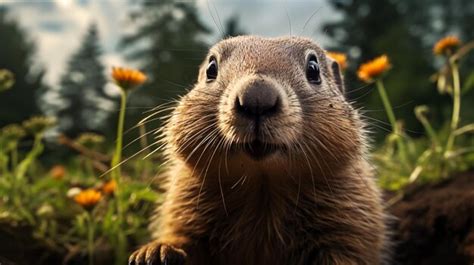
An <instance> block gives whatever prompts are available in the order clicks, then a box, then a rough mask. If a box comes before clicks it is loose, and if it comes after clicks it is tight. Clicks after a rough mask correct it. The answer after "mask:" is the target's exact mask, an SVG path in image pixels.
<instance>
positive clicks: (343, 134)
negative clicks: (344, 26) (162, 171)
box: [129, 36, 388, 265]
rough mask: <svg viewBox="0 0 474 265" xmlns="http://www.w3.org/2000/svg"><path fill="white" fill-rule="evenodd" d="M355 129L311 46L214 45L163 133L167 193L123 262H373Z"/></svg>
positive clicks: (258, 40) (379, 247) (340, 87)
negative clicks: (145, 237) (147, 235)
mask: <svg viewBox="0 0 474 265" xmlns="http://www.w3.org/2000/svg"><path fill="white" fill-rule="evenodd" d="M365 134H366V133H365V129H364V123H363V121H362V120H361V118H360V117H359V114H358V112H357V110H356V109H354V108H353V107H352V106H351V104H350V103H349V102H348V100H346V98H345V96H344V84H343V78H342V76H341V71H340V69H339V66H338V64H337V63H336V62H335V61H334V60H332V59H331V58H329V57H328V56H327V55H326V52H325V51H324V50H323V49H322V48H320V47H319V46H318V45H317V44H315V43H314V42H313V41H312V40H310V39H307V38H301V37H280V38H263V37H257V36H240V37H234V38H229V39H225V40H222V41H220V42H219V43H217V44H216V45H215V46H214V47H212V48H211V49H210V51H209V54H208V55H207V57H206V59H205V61H204V62H203V63H202V65H201V67H200V71H199V77H198V80H197V83H196V84H195V85H194V87H193V88H192V89H191V90H190V91H189V92H188V93H187V94H186V95H184V96H183V97H182V98H181V99H180V100H179V103H178V104H177V106H176V108H175V109H174V111H173V112H172V114H171V116H170V118H169V120H168V122H167V124H166V125H165V127H164V130H163V137H162V141H163V143H164V146H165V151H164V153H165V154H166V158H167V162H168V169H167V172H166V176H167V177H166V178H167V180H168V190H167V193H166V197H165V200H164V202H163V204H162V205H161V206H160V207H159V209H158V211H157V213H156V218H155V220H154V222H153V224H152V225H151V230H152V232H153V236H154V238H155V239H154V241H153V242H151V243H149V244H147V245H145V246H143V247H141V248H140V249H138V250H137V251H136V252H134V253H133V254H132V255H131V256H130V259H129V264H136V265H138V264H167V265H175V264H176V265H177V264H191V265H198V264H211V265H214V264H216V265H218V264H222V265H233V264H235V265H237V264H239V265H243V264H245V265H254V264H275V265H278V264H296V265H299V264H333V265H334V264H344V265H348V264H371V265H373V264H382V263H384V262H385V261H386V259H387V245H388V244H387V228H386V222H385V219H386V218H385V215H384V210H383V206H382V201H381V197H380V192H379V190H378V189H377V187H376V184H375V181H374V174H373V172H372V170H371V165H370V163H369V162H368V159H367V140H366V135H365Z"/></svg>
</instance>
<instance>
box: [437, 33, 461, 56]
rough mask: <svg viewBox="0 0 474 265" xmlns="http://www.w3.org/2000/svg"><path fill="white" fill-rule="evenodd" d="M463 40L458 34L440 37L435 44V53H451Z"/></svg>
mask: <svg viewBox="0 0 474 265" xmlns="http://www.w3.org/2000/svg"><path fill="white" fill-rule="evenodd" d="M460 44H461V41H460V40H459V38H458V37H456V36H447V37H444V38H442V39H440V40H439V41H438V42H437V43H436V44H435V45H434V46H433V53H434V54H436V55H442V54H449V53H451V52H452V51H453V49H454V48H456V47H458V46H459V45H460Z"/></svg>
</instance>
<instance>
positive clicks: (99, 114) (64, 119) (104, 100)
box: [56, 24, 111, 136]
mask: <svg viewBox="0 0 474 265" xmlns="http://www.w3.org/2000/svg"><path fill="white" fill-rule="evenodd" d="M101 54H102V51H101V48H100V45H99V36H98V31H97V27H96V25H95V24H92V25H91V26H90V27H89V29H88V31H87V33H86V34H85V37H84V39H83V41H82V44H81V46H80V47H79V49H78V50H77V52H76V53H74V54H73V55H72V56H71V59H70V60H69V62H68V66H67V70H66V72H65V73H64V74H63V76H62V78H61V82H60V89H59V97H60V98H61V99H62V101H63V104H62V106H60V107H59V108H57V110H56V113H57V114H56V115H57V117H58V122H59V130H60V131H62V132H63V133H65V134H66V135H69V136H76V135H77V134H79V133H81V132H85V131H103V130H104V129H105V128H104V127H103V125H104V121H105V120H106V119H107V118H108V116H109V114H110V111H108V110H106V109H104V108H103V107H102V106H104V105H109V104H110V103H111V102H110V101H111V99H110V97H109V96H107V95H106V94H105V92H104V86H105V84H106V78H105V76H104V70H105V68H104V66H103V64H102V63H101V61H100V56H101Z"/></svg>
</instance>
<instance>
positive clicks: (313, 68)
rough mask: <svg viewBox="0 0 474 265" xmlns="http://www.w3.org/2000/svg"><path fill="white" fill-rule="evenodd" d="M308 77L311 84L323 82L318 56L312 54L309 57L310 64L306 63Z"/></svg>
mask: <svg viewBox="0 0 474 265" xmlns="http://www.w3.org/2000/svg"><path fill="white" fill-rule="evenodd" d="M306 78H307V79H308V82H310V83H311V84H316V85H319V84H321V75H320V73H319V64H318V61H317V60H316V56H314V55H311V56H310V57H309V58H308V64H307V65H306Z"/></svg>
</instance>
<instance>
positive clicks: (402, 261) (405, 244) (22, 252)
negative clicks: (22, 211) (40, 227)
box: [0, 171, 474, 265]
mask: <svg viewBox="0 0 474 265" xmlns="http://www.w3.org/2000/svg"><path fill="white" fill-rule="evenodd" d="M389 211H390V212H391V214H392V215H393V216H395V217H396V219H395V220H394V221H393V223H392V226H393V239H394V251H393V253H394V255H393V256H394V260H395V263H394V264H396V265H412V264H416V265H428V264H429V265H438V264H439V265H458V264H459V265H464V264H466V265H474V171H471V172H470V173H464V174H461V175H459V176H456V177H454V178H450V179H447V180H444V181H441V182H438V183H433V184H425V185H419V186H412V187H409V188H407V189H406V190H405V195H404V196H403V197H402V198H401V200H399V201H398V202H397V203H395V204H393V205H392V206H391V207H390V208H389ZM107 252H108V254H104V253H107ZM67 253H68V252H67V251H65V250H52V249H51V248H48V247H47V246H46V245H44V244H40V243H39V242H38V241H37V240H35V239H34V238H32V237H31V229H28V228H25V227H9V226H8V225H7V224H0V264H2V265H22V264H25V265H26V264H68V265H75V264H85V262H84V261H85V258H86V257H85V256H82V257H81V256H80V255H79V257H78V256H76V257H75V258H72V259H68V258H67V256H68V255H67ZM70 253H71V251H69V254H70ZM77 254H78V253H76V255H77ZM97 256H101V257H109V258H110V256H111V253H110V249H109V250H108V251H104V252H102V254H100V255H97ZM96 258H97V259H96V261H97V263H96V264H112V262H111V261H110V260H108V261H105V260H103V259H99V257H96ZM65 260H68V261H66V262H64V261H65Z"/></svg>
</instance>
